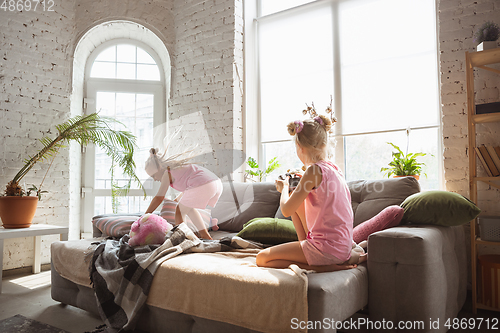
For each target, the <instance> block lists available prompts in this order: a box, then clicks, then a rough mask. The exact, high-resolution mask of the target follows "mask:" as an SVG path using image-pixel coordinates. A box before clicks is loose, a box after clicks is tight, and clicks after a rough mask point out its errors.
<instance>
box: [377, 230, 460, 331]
mask: <svg viewBox="0 0 500 333" xmlns="http://www.w3.org/2000/svg"><path fill="white" fill-rule="evenodd" d="M465 245H466V244H465V235H464V230H463V227H462V226H457V227H441V226H404V227H396V228H391V229H387V230H383V231H381V232H377V233H374V234H372V235H370V237H369V238H368V274H369V278H368V281H369V282H368V283H369V287H368V309H369V313H370V320H371V321H382V320H384V319H385V320H386V321H391V322H392V323H393V324H394V325H395V327H397V326H396V325H398V324H399V323H404V322H407V321H412V322H415V321H418V322H422V324H423V325H425V329H424V330H422V332H446V331H447V329H446V326H444V324H445V322H446V320H447V319H448V318H455V317H456V316H457V314H458V312H459V311H460V309H461V308H462V306H463V305H464V303H465V298H466V294H467V262H466V252H465ZM437 320H439V328H437V327H431V326H433V325H436V324H434V323H435V322H436V321H437ZM431 323H433V324H431Z"/></svg>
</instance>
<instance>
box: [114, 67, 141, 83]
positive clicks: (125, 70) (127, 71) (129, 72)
mask: <svg viewBox="0 0 500 333" xmlns="http://www.w3.org/2000/svg"><path fill="white" fill-rule="evenodd" d="M136 66H137V65H135V64H122V63H118V64H116V78H117V79H127V80H135V79H136V76H135V70H136Z"/></svg>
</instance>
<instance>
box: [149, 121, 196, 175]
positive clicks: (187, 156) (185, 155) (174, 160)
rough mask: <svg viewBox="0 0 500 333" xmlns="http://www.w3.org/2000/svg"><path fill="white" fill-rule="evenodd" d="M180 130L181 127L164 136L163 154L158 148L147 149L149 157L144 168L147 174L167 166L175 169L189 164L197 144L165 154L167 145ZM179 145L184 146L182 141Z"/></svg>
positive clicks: (169, 144)
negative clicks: (177, 151)
mask: <svg viewBox="0 0 500 333" xmlns="http://www.w3.org/2000/svg"><path fill="white" fill-rule="evenodd" d="M180 130H181V128H179V129H177V130H176V131H175V132H174V133H173V134H172V135H171V136H170V137H169V138H165V141H166V148H165V152H164V153H163V154H160V153H159V150H158V148H151V149H150V150H149V158H148V159H147V160H146V163H145V168H144V169H145V170H146V173H147V174H148V175H149V176H153V175H154V174H155V173H157V172H158V171H160V170H167V169H168V168H171V169H175V168H179V167H182V166H184V165H188V164H191V162H190V161H191V159H192V158H194V157H195V156H196V154H195V153H196V148H197V145H194V146H188V149H186V150H184V151H182V152H180V153H174V154H171V155H168V156H167V152H168V150H169V147H170V146H171V144H172V142H173V140H174V138H175V137H176V136H177V135H178V134H179V132H180ZM181 146H184V147H186V146H185V145H184V143H181Z"/></svg>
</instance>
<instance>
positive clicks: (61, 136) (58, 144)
mask: <svg viewBox="0 0 500 333" xmlns="http://www.w3.org/2000/svg"><path fill="white" fill-rule="evenodd" d="M113 123H119V122H118V121H117V120H115V119H113V118H108V117H100V116H99V115H98V114H97V113H92V114H89V115H84V116H76V117H74V118H71V119H69V120H67V121H66V122H64V123H62V124H59V125H57V126H56V129H57V132H58V134H57V136H56V137H55V138H53V139H51V138H49V137H43V138H42V139H40V140H39V141H40V143H41V144H42V149H41V150H40V151H39V152H38V153H36V154H35V155H33V156H30V157H29V158H27V159H26V160H25V161H24V162H25V163H24V165H23V167H22V168H21V169H20V170H19V172H18V173H17V174H16V175H15V176H14V178H13V179H12V180H11V181H10V182H9V183H8V184H7V187H6V189H5V192H4V195H3V196H0V218H1V219H2V223H3V226H4V228H27V227H29V226H30V225H31V221H32V219H33V217H34V215H35V211H36V207H37V204H38V200H40V199H41V194H42V193H44V192H46V191H42V185H43V182H44V180H45V177H46V176H47V173H48V170H49V169H50V167H51V166H52V163H53V162H54V159H55V157H56V156H57V154H58V153H59V151H60V150H61V148H64V146H65V144H67V143H69V142H70V141H76V142H78V143H79V144H80V145H82V146H86V145H88V144H89V143H92V144H95V145H96V146H98V147H100V148H101V149H103V150H104V151H105V153H106V154H107V155H108V156H109V157H111V159H112V161H113V164H114V165H117V166H119V167H120V168H122V169H123V172H124V174H126V175H127V176H129V177H130V179H129V185H130V184H131V182H132V181H136V182H137V183H138V184H139V186H141V188H143V187H142V183H141V182H140V180H139V178H138V177H137V175H136V174H135V163H134V160H133V155H134V150H135V147H136V143H135V136H134V135H132V134H131V133H130V132H128V131H121V130H113V129H112V126H111V125H112V124H113ZM46 160H51V162H50V165H49V167H48V169H47V172H46V173H45V176H44V177H43V179H42V180H41V182H40V185H39V186H38V187H37V186H34V185H33V186H32V187H30V188H29V190H28V191H25V190H24V189H23V188H22V187H21V186H20V181H21V179H23V177H24V176H26V174H27V173H28V172H29V171H30V170H31V169H32V168H33V166H34V165H35V164H36V163H38V162H42V161H46ZM129 188H130V186H129ZM143 190H144V188H143ZM31 192H34V193H35V194H36V195H35V196H30V194H31Z"/></svg>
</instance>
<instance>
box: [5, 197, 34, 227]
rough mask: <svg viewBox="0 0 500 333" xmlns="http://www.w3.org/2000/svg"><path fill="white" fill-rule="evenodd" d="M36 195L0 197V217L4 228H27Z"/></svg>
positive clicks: (32, 212)
mask: <svg viewBox="0 0 500 333" xmlns="http://www.w3.org/2000/svg"><path fill="white" fill-rule="evenodd" d="M37 205H38V197H17V196H14V197H0V218H1V219H2V224H3V227H4V228H5V229H17V228H29V227H30V225H31V221H33V217H34V216H35V212H36V207H37Z"/></svg>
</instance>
